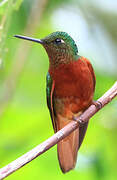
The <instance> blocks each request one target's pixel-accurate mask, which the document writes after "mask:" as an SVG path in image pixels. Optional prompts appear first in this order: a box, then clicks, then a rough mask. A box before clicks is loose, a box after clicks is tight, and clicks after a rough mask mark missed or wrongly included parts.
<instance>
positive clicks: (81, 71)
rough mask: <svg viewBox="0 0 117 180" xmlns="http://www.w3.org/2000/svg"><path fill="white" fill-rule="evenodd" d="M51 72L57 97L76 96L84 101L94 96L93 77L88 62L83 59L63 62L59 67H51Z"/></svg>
mask: <svg viewBox="0 0 117 180" xmlns="http://www.w3.org/2000/svg"><path fill="white" fill-rule="evenodd" d="M49 72H50V75H51V77H52V79H53V80H54V81H55V91H54V96H55V97H58V98H65V97H71V96H74V97H77V98H79V99H80V100H83V101H85V100H88V99H91V98H92V97H93V93H94V92H93V91H94V83H93V77H92V74H91V72H90V70H89V68H88V65H87V63H86V62H84V61H82V59H78V60H77V61H73V62H70V63H69V64H61V65H59V66H58V67H57V68H54V69H50V70H49Z"/></svg>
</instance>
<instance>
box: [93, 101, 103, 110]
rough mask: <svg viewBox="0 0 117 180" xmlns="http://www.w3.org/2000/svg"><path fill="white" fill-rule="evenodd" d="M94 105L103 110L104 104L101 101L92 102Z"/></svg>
mask: <svg viewBox="0 0 117 180" xmlns="http://www.w3.org/2000/svg"><path fill="white" fill-rule="evenodd" d="M92 104H93V105H95V106H96V108H98V109H101V108H102V103H101V102H100V101H92Z"/></svg>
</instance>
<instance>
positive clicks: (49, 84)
mask: <svg viewBox="0 0 117 180" xmlns="http://www.w3.org/2000/svg"><path fill="white" fill-rule="evenodd" d="M54 86H55V84H54V81H53V80H52V78H51V76H50V74H49V72H48V73H47V76H46V97H47V106H48V109H49V111H50V116H51V120H52V124H53V128H54V131H55V132H56V122H55V111H54V96H53V94H54Z"/></svg>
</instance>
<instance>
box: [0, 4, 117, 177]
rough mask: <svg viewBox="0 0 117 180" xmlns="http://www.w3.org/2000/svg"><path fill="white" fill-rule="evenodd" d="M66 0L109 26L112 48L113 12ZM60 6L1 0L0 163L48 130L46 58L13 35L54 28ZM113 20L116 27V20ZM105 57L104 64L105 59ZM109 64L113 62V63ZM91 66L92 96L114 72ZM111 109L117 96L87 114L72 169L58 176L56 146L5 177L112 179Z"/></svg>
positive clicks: (116, 116)
mask: <svg viewBox="0 0 117 180" xmlns="http://www.w3.org/2000/svg"><path fill="white" fill-rule="evenodd" d="M83 2H84V1H83ZM67 3H68V4H69V5H70V6H73V7H74V6H76V4H77V7H78V8H80V10H81V11H82V13H84V14H85V13H86V12H85V11H84V9H85V8H87V12H88V13H89V14H90V13H91V12H92V13H93V16H95V17H96V18H97V24H98V21H100V22H103V27H104V28H105V29H106V28H107V27H108V33H110V34H109V37H107V38H111V41H112V42H114V48H115V51H116V47H117V41H115V38H117V37H116V31H114V30H113V27H111V26H110V24H111V23H112V22H113V21H111V20H110V21H109V20H108V19H113V18H112V17H113V16H114V17H116V18H117V14H114V15H113V13H111V12H108V13H106V15H105V11H103V10H102V9H101V11H100V9H99V8H96V7H95V11H94V8H92V7H91V6H90V3H91V1H88V3H86V4H85V3H81V1H72V0H69V1H67ZM65 6H66V1H54V0H50V1H47V0H44V1H43V0H34V1H31V0H24V1H22V0H15V1H14V0H2V1H0V66H1V70H0V77H1V78H0V83H1V86H0V107H1V108H0V167H3V166H5V165H6V164H8V163H10V162H11V161H13V160H15V159H16V158H18V157H19V156H21V155H22V154H24V153H26V152H27V151H29V150H30V149H32V148H33V147H35V146H36V145H38V144H39V143H41V142H42V141H44V140H46V139H47V138H48V137H50V136H51V135H52V134H53V128H52V123H51V120H50V116H49V112H48V109H47V105H46V93H45V88H46V84H45V83H46V81H45V78H46V73H47V71H48V57H47V55H46V53H45V51H44V49H43V48H42V47H41V46H39V45H38V44H34V43H31V42H22V41H21V40H18V39H15V38H14V37H13V35H14V34H24V35H28V36H33V37H44V36H45V35H47V34H49V33H51V32H53V31H56V28H55V27H54V25H53V24H52V20H51V18H52V16H54V12H56V11H57V9H58V8H62V9H63V10H64V7H65ZM100 12H101V13H100ZM85 15H86V14H85ZM85 15H84V18H86V17H85ZM68 18H69V13H68ZM56 20H57V19H56ZM85 20H86V21H87V23H88V28H89V29H90V28H91V22H90V23H89V22H88V21H90V16H89V19H87V18H86V19H85ZM114 22H115V24H116V26H117V23H116V20H115V21H114ZM113 24H114V23H113ZM115 24H114V25H115ZM116 26H115V27H116ZM73 28H74V27H73ZM76 32H77V30H76ZM92 36H93V35H92ZM84 43H85V42H84ZM79 47H80V44H79ZM84 51H85V49H84ZM92 53H93V52H92ZM103 53H104V54H106V52H103ZM86 54H87V53H86ZM86 54H83V55H84V56H85V55H86ZM92 57H93V59H97V61H98V60H99V59H98V57H97V56H96V55H95V54H92ZM104 60H105V62H104V63H105V64H106V59H104ZM110 61H112V60H111V59H110ZM114 63H115V64H114V66H116V65H117V62H116V61H115V62H114ZM93 64H94V67H95V72H96V79H97V84H96V92H95V99H97V98H99V97H100V96H101V95H102V94H103V93H104V92H106V91H107V90H108V89H109V88H110V87H111V86H112V84H113V83H114V81H115V80H116V78H117V72H116V71H115V72H114V71H113V73H112V74H110V73H108V69H105V67H104V73H103V71H100V70H99V68H97V66H96V65H95V63H93ZM116 67H117V66H116ZM115 69H116V68H115ZM105 72H106V73H105ZM116 110H117V99H115V100H113V102H111V103H110V104H109V105H107V106H106V107H105V108H104V109H103V110H101V111H100V112H99V113H98V114H96V115H95V116H94V117H93V118H92V120H91V121H90V125H89V127H88V131H87V135H86V138H85V140H84V142H83V145H82V147H81V149H80V152H79V158H78V163H77V166H76V168H75V170H73V171H71V172H69V173H67V174H65V175H64V174H62V172H61V170H60V168H59V163H58V160H57V153H56V146H55V147H53V148H51V149H50V150H49V151H47V152H46V153H44V154H43V155H42V156H40V157H39V158H36V159H35V160H34V161H32V162H31V163H29V164H28V165H26V166H25V167H23V168H21V169H20V170H19V171H17V172H15V173H14V174H12V175H11V176H9V177H8V178H7V179H9V180H16V179H17V180H18V179H22V180H23V179H41V178H42V179H57V180H59V179H61V180H62V179H64V180H69V179H79V180H80V179H82V180H83V179H85V180H91V179H92V180H93V179H95V180H96V179H103V180H115V177H117V171H116V170H117V165H116V162H117V155H116V151H117V143H116V138H117V112H116Z"/></svg>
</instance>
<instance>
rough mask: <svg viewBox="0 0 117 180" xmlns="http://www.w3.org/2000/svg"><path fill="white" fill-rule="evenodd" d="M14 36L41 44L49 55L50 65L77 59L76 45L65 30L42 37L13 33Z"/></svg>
mask: <svg viewBox="0 0 117 180" xmlns="http://www.w3.org/2000/svg"><path fill="white" fill-rule="evenodd" d="M15 37H18V38H21V39H25V40H30V41H34V42H37V43H40V44H42V45H43V47H44V48H45V50H46V52H47V54H48V56H49V60H50V65H53V66H57V65H58V64H61V63H64V64H66V63H69V62H71V61H75V60H77V59H78V48H77V45H76V44H75V41H74V40H73V39H72V38H71V36H69V35H68V34H67V33H66V32H61V31H57V32H54V33H52V34H50V35H48V36H46V37H45V38H43V39H34V38H30V37H26V36H20V35H15Z"/></svg>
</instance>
